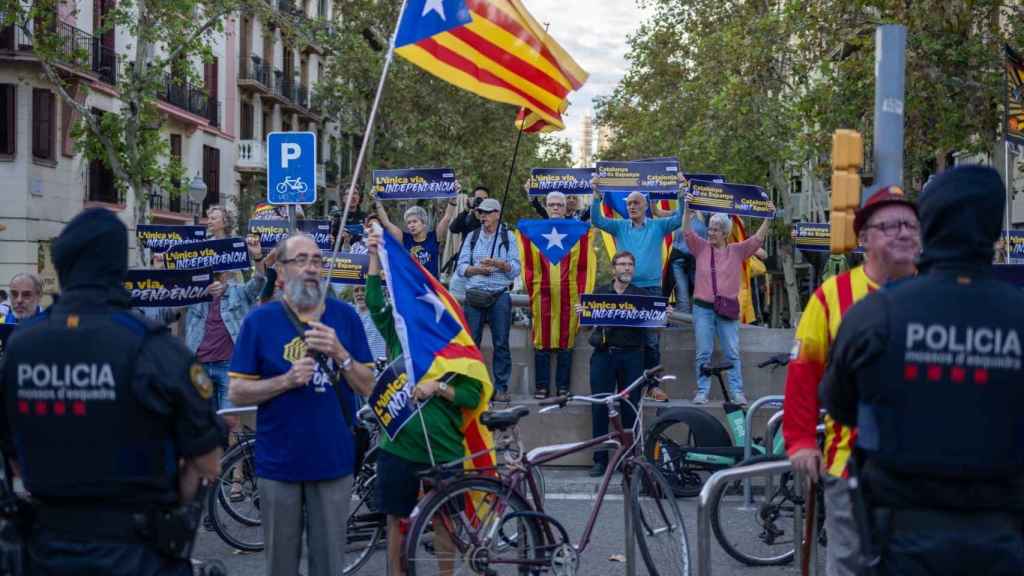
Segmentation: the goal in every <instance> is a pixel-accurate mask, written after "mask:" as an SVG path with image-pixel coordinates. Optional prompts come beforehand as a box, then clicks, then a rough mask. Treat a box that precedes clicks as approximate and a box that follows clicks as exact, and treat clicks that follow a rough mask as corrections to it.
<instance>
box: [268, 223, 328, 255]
mask: <svg viewBox="0 0 1024 576" xmlns="http://www.w3.org/2000/svg"><path fill="white" fill-rule="evenodd" d="M295 229H296V230H298V231H299V232H304V233H306V234H309V235H310V236H312V237H313V239H314V240H316V245H317V247H318V248H320V249H321V250H330V249H331V222H330V220H298V221H296V222H295ZM249 234H251V235H254V236H259V237H260V247H261V248H263V250H271V249H273V248H274V247H275V246H277V243H278V242H280V241H281V240H283V239H285V238H287V237H288V221H287V220H249Z"/></svg>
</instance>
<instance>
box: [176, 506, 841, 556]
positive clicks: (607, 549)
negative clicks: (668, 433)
mask: <svg viewBox="0 0 1024 576" xmlns="http://www.w3.org/2000/svg"><path fill="white" fill-rule="evenodd" d="M615 498H616V500H613V501H607V500H606V502H605V505H604V507H603V508H602V510H601V513H600V515H599V516H598V523H597V529H596V530H595V532H594V535H593V537H592V541H591V543H590V546H589V547H588V549H587V551H586V552H585V553H584V555H583V558H582V561H581V566H580V571H579V573H580V574H585V575H586V576H606V575H607V576H611V575H616V576H617V575H622V574H625V564H624V563H621V562H615V561H612V560H609V558H610V557H612V556H613V555H619V554H623V553H624V546H623V542H624V539H623V526H622V502H621V500H620V499H619V497H617V496H616V497H615ZM679 503H680V508H681V509H682V512H683V516H684V518H685V520H686V524H687V535H688V536H689V539H690V550H691V552H690V553H691V559H694V554H695V553H696V529H697V528H696V517H697V505H696V501H695V500H692V499H689V500H687V499H681V500H679ZM547 506H548V511H549V513H551V514H552V515H554V516H555V517H557V518H559V519H560V520H561V521H563V523H564V524H565V527H566V529H567V530H568V531H569V535H570V537H571V538H573V540H574V541H575V540H577V539H578V538H579V536H580V534H581V533H582V531H583V528H584V526H585V524H586V521H587V518H588V516H589V514H590V510H591V507H592V504H591V501H590V497H589V496H587V495H583V494H562V495H552V497H551V498H550V499H549V500H548V504H547ZM194 556H195V557H196V558H197V559H200V560H204V559H210V558H216V559H219V560H220V561H222V562H223V563H224V565H225V566H226V567H227V569H228V572H229V574H231V575H232V576H239V575H245V576H250V575H251V576H257V575H259V576H262V575H263V574H264V563H263V555H262V554H261V553H257V554H236V553H235V552H234V551H232V550H231V549H230V548H228V547H227V546H226V545H225V544H224V543H223V542H221V541H220V539H219V538H218V537H217V535H216V534H215V533H212V532H206V531H202V532H201V533H200V535H199V538H198V542H197V545H196V550H195V554H194ZM712 563H713V571H714V574H716V575H732V574H741V575H756V576H792V575H795V574H798V573H799V570H798V569H797V568H796V567H794V566H792V565H790V566H784V567H765V568H751V567H747V566H744V565H742V564H740V563H739V562H736V561H735V560H733V559H732V558H730V557H729V556H727V555H726V554H725V553H724V552H723V551H722V550H721V548H719V547H718V545H717V544H716V543H714V542H713V543H712ZM303 573H305V567H303ZM821 573H823V571H822V572H821ZM359 574H360V575H363V574H365V575H372V576H379V575H383V574H385V567H384V554H383V550H382V551H380V552H378V553H377V554H375V555H374V557H373V558H372V559H371V560H370V561H369V562H368V563H367V564H366V565H365V566H363V568H362V569H361V570H360V571H359ZM637 574H647V570H646V568H645V567H644V565H643V561H642V559H641V558H640V557H639V552H638V553H637Z"/></svg>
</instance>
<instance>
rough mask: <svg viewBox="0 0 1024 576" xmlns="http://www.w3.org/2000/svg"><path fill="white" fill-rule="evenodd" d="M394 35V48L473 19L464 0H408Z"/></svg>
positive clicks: (434, 34) (445, 30)
mask: <svg viewBox="0 0 1024 576" xmlns="http://www.w3.org/2000/svg"><path fill="white" fill-rule="evenodd" d="M408 2H409V3H408V4H407V5H406V7H405V12H403V13H402V21H401V23H400V24H399V26H398V34H397V35H396V36H395V48H401V47H402V46H407V45H409V44H415V43H417V42H419V41H420V40H425V39H427V38H430V37H431V36H436V35H437V34H440V33H442V32H447V31H448V30H451V29H453V28H458V27H460V26H464V25H466V24H469V23H470V22H472V21H473V18H472V17H471V16H470V14H469V9H468V8H466V2H465V0H408Z"/></svg>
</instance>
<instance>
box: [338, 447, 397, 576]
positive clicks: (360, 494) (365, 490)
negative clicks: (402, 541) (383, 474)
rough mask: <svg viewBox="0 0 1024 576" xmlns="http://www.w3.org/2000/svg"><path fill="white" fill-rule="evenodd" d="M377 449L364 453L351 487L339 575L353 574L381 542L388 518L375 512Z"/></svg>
mask: <svg viewBox="0 0 1024 576" xmlns="http://www.w3.org/2000/svg"><path fill="white" fill-rule="evenodd" d="M376 456H377V449H376V448H374V449H371V450H370V451H369V452H367V454H366V458H365V460H364V461H363V466H362V469H361V470H360V471H359V475H358V477H357V478H356V481H355V483H354V486H353V487H352V502H351V505H350V509H349V514H348V521H347V522H346V527H347V529H346V533H345V559H346V563H345V567H344V568H343V569H342V574H354V573H355V572H356V571H358V570H359V569H360V568H362V567H363V564H366V561H367V560H369V559H370V557H371V556H373V552H374V551H375V550H376V549H377V547H378V546H379V545H380V544H382V543H383V542H384V534H385V531H386V530H387V516H386V515H385V514H384V513H382V512H378V511H377V506H376V497H377V495H376V489H377V471H376V460H377V458H376Z"/></svg>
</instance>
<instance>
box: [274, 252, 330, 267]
mask: <svg viewBox="0 0 1024 576" xmlns="http://www.w3.org/2000/svg"><path fill="white" fill-rule="evenodd" d="M278 262H281V263H282V264H291V263H292V262H294V263H295V264H297V265H298V266H299V267H300V268H303V267H305V266H306V265H308V264H312V265H313V266H316V267H317V268H320V267H321V266H323V265H324V259H323V257H321V256H309V255H307V254H299V255H298V256H296V257H295V258H289V259H287V260H278Z"/></svg>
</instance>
